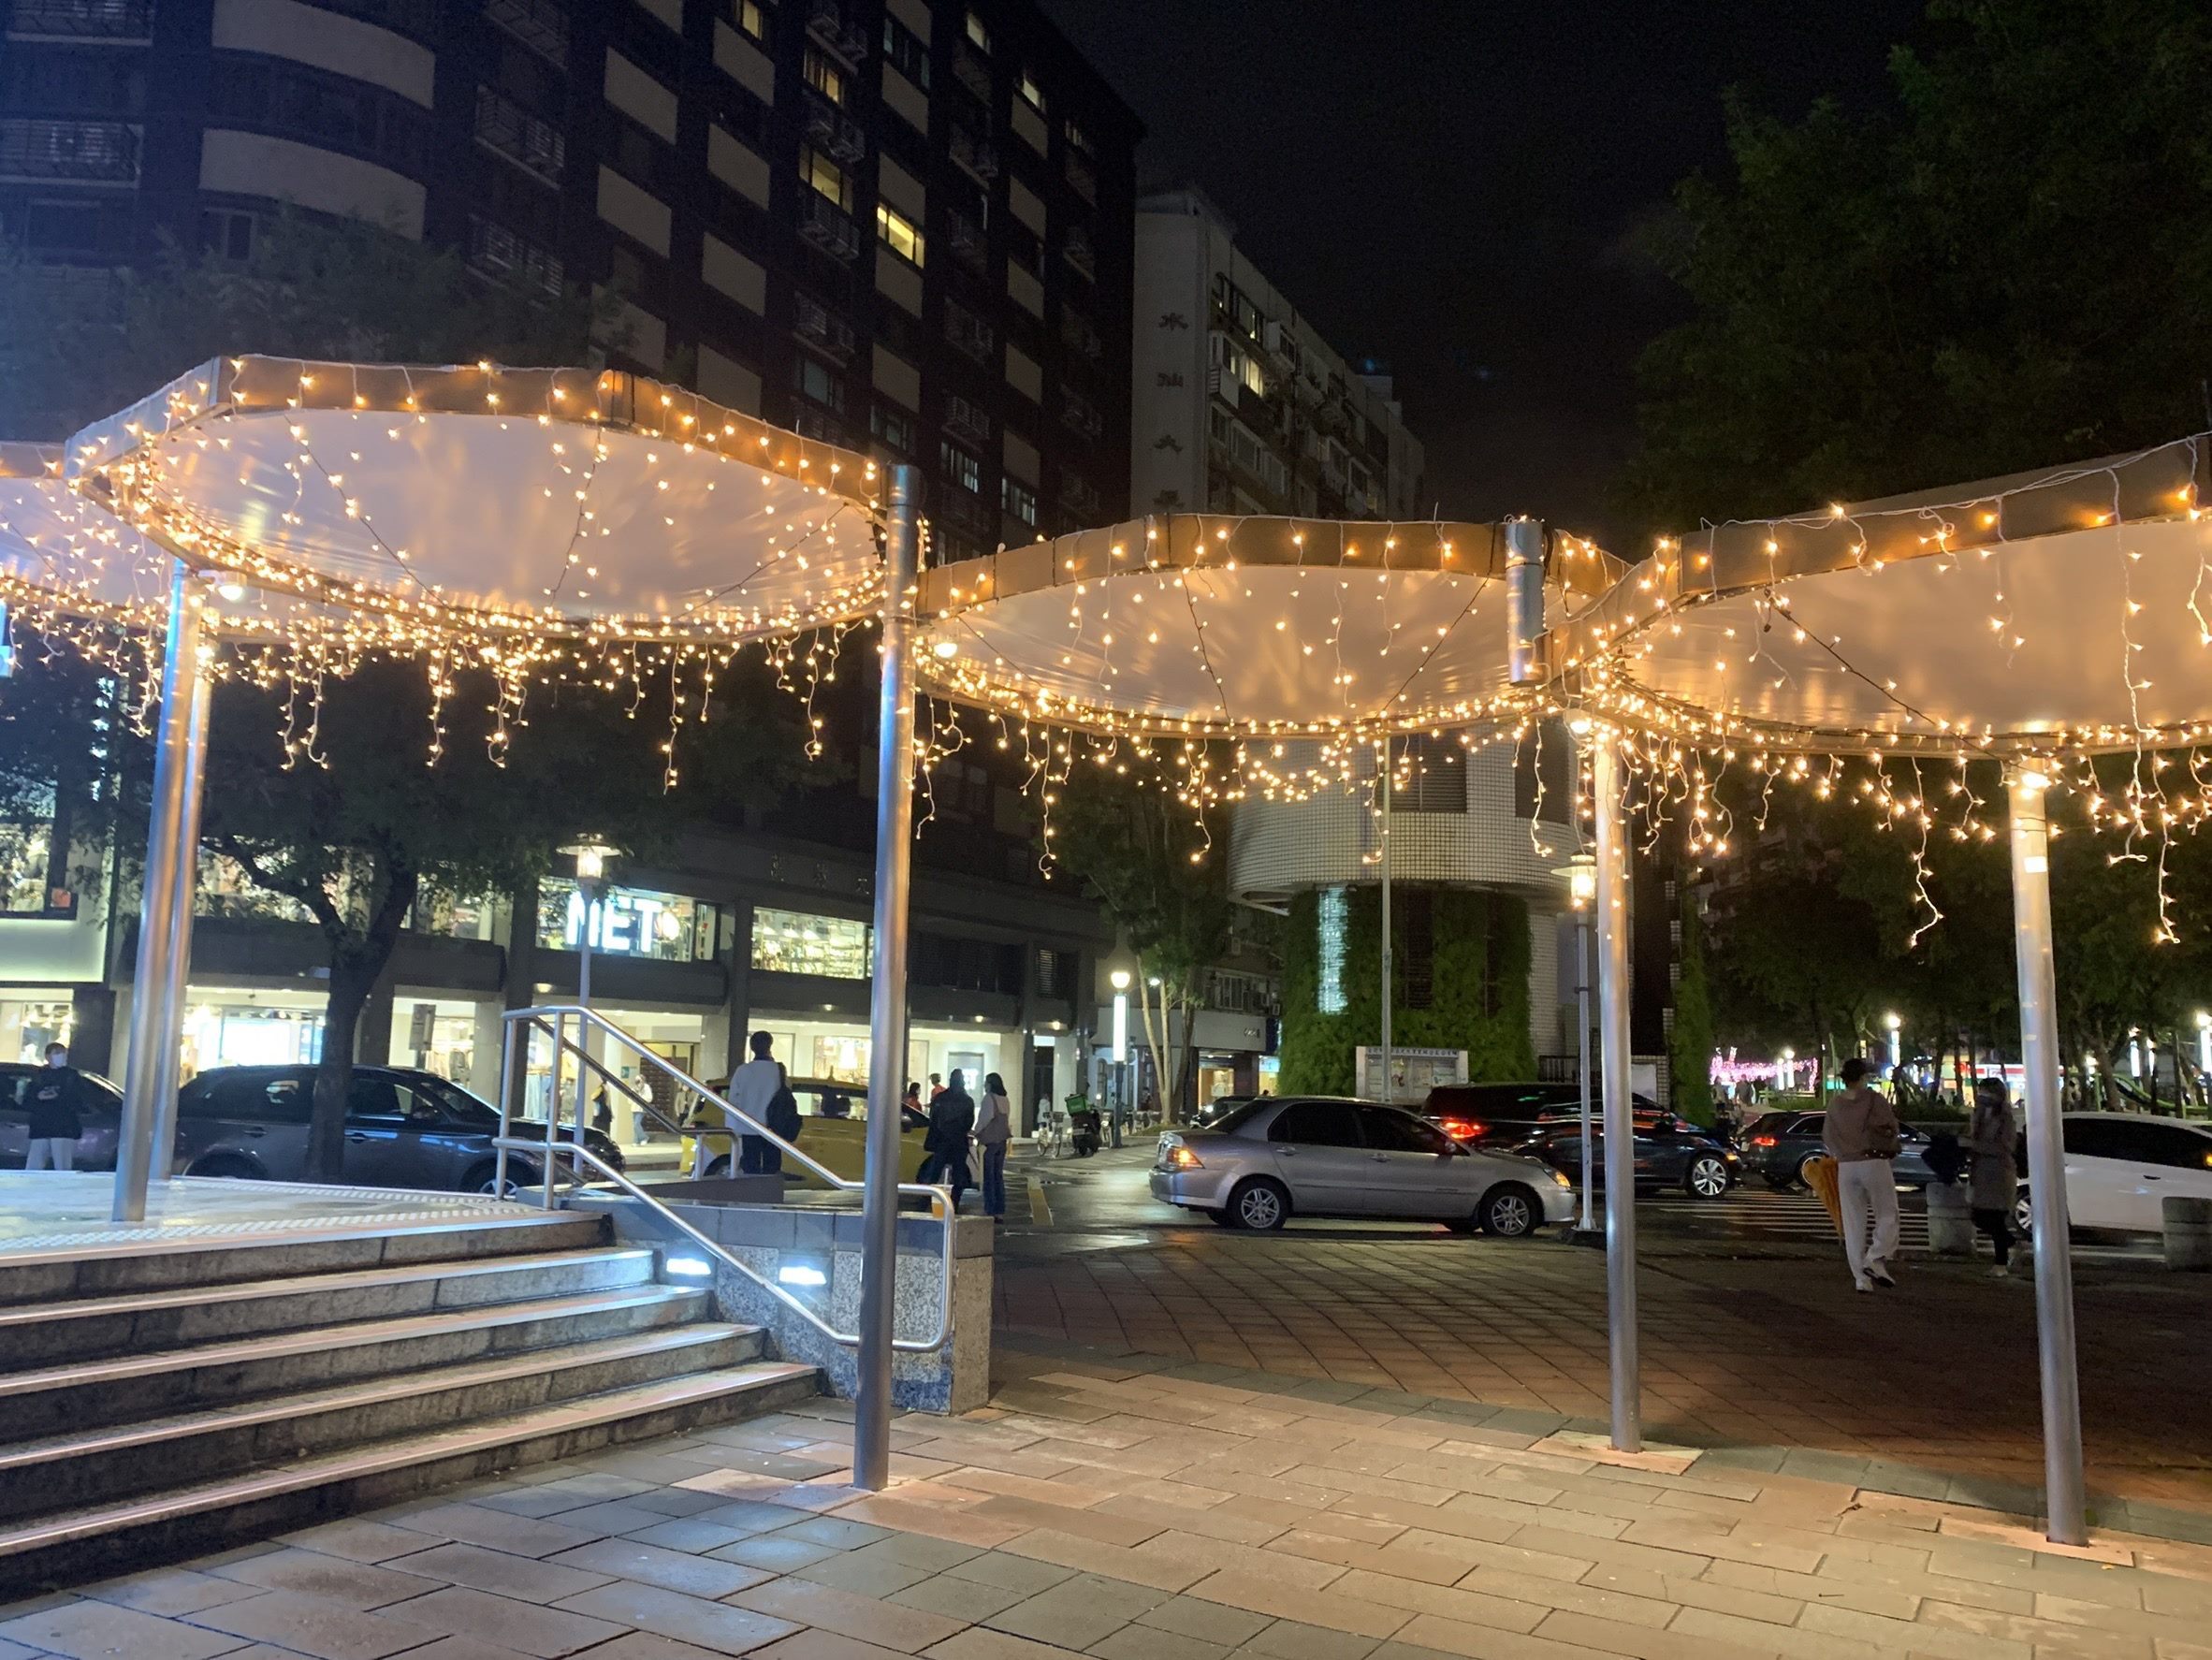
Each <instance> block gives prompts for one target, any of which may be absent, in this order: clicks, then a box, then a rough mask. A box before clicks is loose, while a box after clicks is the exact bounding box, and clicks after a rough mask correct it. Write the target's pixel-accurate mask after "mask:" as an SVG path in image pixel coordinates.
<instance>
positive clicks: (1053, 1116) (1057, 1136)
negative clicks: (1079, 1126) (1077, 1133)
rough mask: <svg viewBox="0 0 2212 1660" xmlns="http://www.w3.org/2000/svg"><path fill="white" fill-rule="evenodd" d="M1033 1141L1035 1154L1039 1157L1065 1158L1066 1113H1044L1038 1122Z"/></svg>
mask: <svg viewBox="0 0 2212 1660" xmlns="http://www.w3.org/2000/svg"><path fill="white" fill-rule="evenodd" d="M1035 1143H1036V1147H1037V1156H1038V1157H1039V1158H1067V1157H1068V1114H1065V1113H1057V1112H1048V1113H1046V1114H1044V1116H1043V1117H1042V1119H1041V1120H1040V1121H1039V1123H1038V1126H1037V1135H1036V1138H1035Z"/></svg>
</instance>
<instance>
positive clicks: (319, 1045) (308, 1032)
mask: <svg viewBox="0 0 2212 1660" xmlns="http://www.w3.org/2000/svg"><path fill="white" fill-rule="evenodd" d="M202 995H203V994H199V993H197V992H188V993H187V994H186V996H187V997H190V998H192V999H193V1000H192V1001H190V1002H189V1003H188V1005H187V1006H186V1009H185V1012H184V1044H183V1055H182V1062H183V1072H184V1076H185V1077H187V1078H190V1077H192V1076H193V1075H194V1074H196V1073H198V1072H204V1071H206V1070H208V1069H209V1068H210V1067H273V1066H307V1065H312V1064H313V1063H314V1062H315V1061H318V1060H320V1059H321V1058H322V1056H323V1012H322V1010H321V1009H320V1008H319V1007H315V1008H305V1007H288V1006H272V1005H269V1004H264V1003H232V1002H217V1001H215V1000H214V999H215V998H216V997H221V996H222V995H223V994H222V993H220V992H215V993H211V994H205V997H206V1000H204V1001H203V1000H201V997H202ZM232 995H233V996H236V995H237V994H236V993H233V994H232Z"/></svg>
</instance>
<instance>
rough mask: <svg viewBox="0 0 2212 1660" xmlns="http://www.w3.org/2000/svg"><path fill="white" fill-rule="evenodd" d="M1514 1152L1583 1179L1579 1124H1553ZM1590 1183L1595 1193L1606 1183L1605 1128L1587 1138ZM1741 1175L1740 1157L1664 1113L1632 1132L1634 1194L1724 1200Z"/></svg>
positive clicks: (1571, 1176) (1572, 1176) (1708, 1136)
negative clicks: (1634, 1155)
mask: <svg viewBox="0 0 2212 1660" xmlns="http://www.w3.org/2000/svg"><path fill="white" fill-rule="evenodd" d="M1513 1151H1515V1152H1516V1153H1522V1154H1526V1155H1527V1156H1528V1157H1529V1158H1541V1159H1542V1160H1543V1161H1544V1162H1545V1163H1546V1164H1549V1165H1550V1166H1551V1168H1552V1169H1554V1170H1559V1171H1564V1172H1566V1174H1567V1175H1568V1176H1569V1177H1570V1178H1571V1179H1573V1180H1575V1181H1578V1182H1579V1181H1580V1180H1581V1179H1582V1127H1581V1126H1580V1125H1579V1124H1566V1125H1553V1126H1550V1127H1548V1128H1546V1129H1538V1130H1537V1131H1536V1132H1535V1134H1533V1135H1531V1136H1529V1137H1527V1138H1526V1139H1525V1140H1523V1141H1521V1142H1519V1143H1516V1144H1515V1145H1514V1147H1513ZM1590 1157H1591V1186H1592V1187H1593V1188H1594V1189H1595V1190H1596V1191H1598V1192H1601V1193H1602V1192H1603V1191H1605V1185H1606V1138H1605V1132H1604V1131H1603V1130H1600V1131H1598V1133H1597V1134H1595V1135H1594V1136H1592V1137H1591V1138H1590ZM1742 1179H1743V1159H1742V1157H1741V1156H1740V1155H1739V1154H1738V1153H1737V1151H1736V1150H1735V1149H1734V1148H1733V1147H1730V1146H1729V1145H1728V1144H1727V1143H1725V1142H1724V1141H1722V1140H1721V1139H1720V1138H1719V1137H1718V1136H1713V1135H1709V1134H1707V1133H1706V1132H1705V1131H1704V1130H1702V1129H1698V1128H1697V1127H1696V1126H1695V1125H1694V1124H1685V1123H1683V1122H1681V1120H1680V1119H1677V1118H1673V1117H1669V1116H1666V1115H1664V1114H1662V1115H1660V1116H1658V1117H1656V1118H1654V1119H1653V1121H1652V1122H1651V1123H1650V1124H1646V1123H1644V1122H1643V1121H1642V1120H1641V1118H1640V1116H1639V1118H1638V1121H1637V1130H1636V1190H1637V1192H1638V1193H1665V1192H1681V1193H1687V1194H1688V1195H1689V1196H1690V1197H1691V1198H1692V1199H1725V1198H1726V1197H1727V1196H1728V1190H1729V1189H1730V1188H1731V1187H1735V1186H1736V1184H1737V1183H1738V1182H1739V1181H1741V1180H1742Z"/></svg>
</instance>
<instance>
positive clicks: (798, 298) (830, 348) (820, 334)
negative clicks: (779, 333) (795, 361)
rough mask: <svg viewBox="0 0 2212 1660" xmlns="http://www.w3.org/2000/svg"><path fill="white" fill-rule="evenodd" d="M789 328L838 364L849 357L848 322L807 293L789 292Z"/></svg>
mask: <svg viewBox="0 0 2212 1660" xmlns="http://www.w3.org/2000/svg"><path fill="white" fill-rule="evenodd" d="M792 331H793V333H794V334H796V335H797V336H798V338H799V340H800V341H801V342H803V343H804V344H807V345H809V346H812V347H813V348H814V349H815V350H816V351H818V352H820V353H821V354H822V356H823V357H827V358H829V359H830V360H831V361H833V362H834V363H836V364H837V366H838V367H839V368H842V367H843V366H844V365H846V364H848V363H850V362H851V361H852V351H853V340H854V336H853V333H852V325H851V324H850V323H848V322H846V321H845V319H844V318H842V317H840V316H838V315H837V313H835V312H833V311H831V310H830V309H829V307H827V306H825V305H823V304H822V302H821V301H820V300H818V299H815V298H814V297H813V296H812V295H810V294H793V296H792Z"/></svg>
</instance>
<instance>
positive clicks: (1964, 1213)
mask: <svg viewBox="0 0 2212 1660" xmlns="http://www.w3.org/2000/svg"><path fill="white" fill-rule="evenodd" d="M1926 1193H1927V1198H1928V1254H1929V1255H1930V1256H1934V1257H1971V1256H1972V1255H1973V1254H1974V1218H1973V1213H1972V1209H1971V1208H1970V1207H1969V1206H1968V1204H1967V1202H1966V1189H1965V1188H1964V1187H1960V1186H1959V1185H1958V1184H1957V1182H1930V1183H1928V1187H1927V1189H1926Z"/></svg>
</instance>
